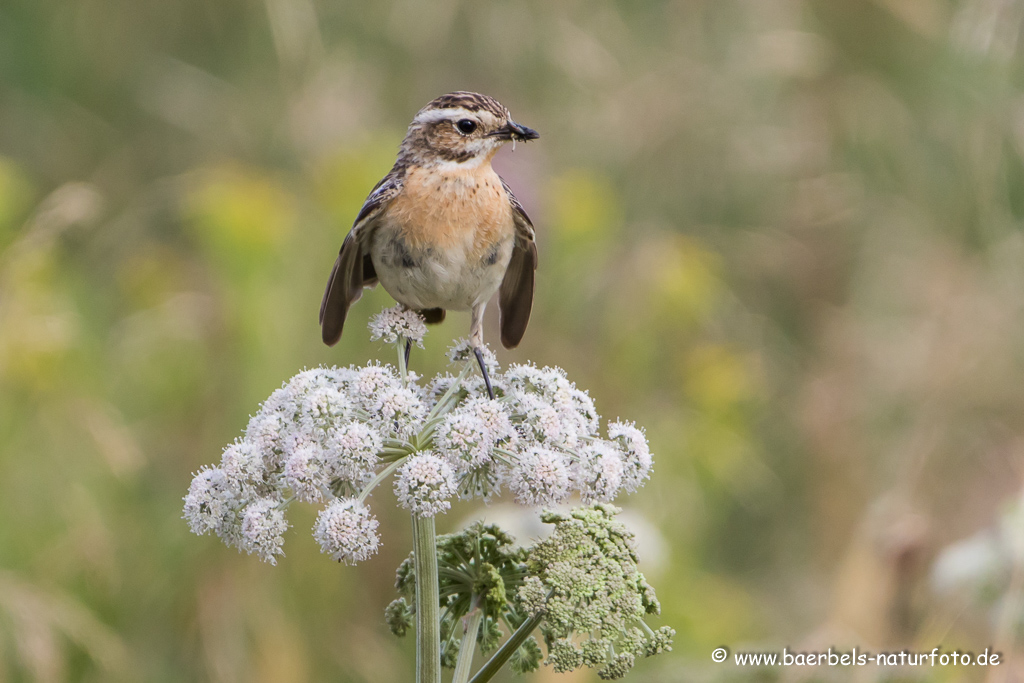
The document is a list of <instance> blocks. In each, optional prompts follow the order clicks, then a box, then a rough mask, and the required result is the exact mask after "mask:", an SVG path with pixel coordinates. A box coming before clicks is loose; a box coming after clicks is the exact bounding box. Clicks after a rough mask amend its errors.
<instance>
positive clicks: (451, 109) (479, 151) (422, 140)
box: [402, 92, 540, 166]
mask: <svg viewBox="0 0 1024 683" xmlns="http://www.w3.org/2000/svg"><path fill="white" fill-rule="evenodd" d="M538 137H540V134H539V133H538V132H537V131H535V130H533V129H532V128H527V127H526V126H524V125H521V124H519V123H516V122H515V121H514V120H513V119H512V114H511V113H509V110H508V109H506V108H505V107H504V106H503V105H502V104H501V103H500V102H498V101H497V100H496V99H494V98H493V97H488V96H487V95H481V94H479V93H475V92H453V93H449V94H447V95H442V96H441V97H438V98H437V99H435V100H433V101H431V102H430V103H429V104H427V106H425V107H423V109H421V110H420V111H419V112H418V113H417V114H416V117H415V118H414V119H413V120H412V123H411V124H409V131H408V133H406V136H405V140H404V141H403V142H402V153H403V155H406V156H407V157H409V158H411V160H413V161H414V162H415V163H417V164H419V165H424V166H431V165H439V164H466V165H467V166H474V165H476V164H479V163H480V162H482V161H489V160H490V159H491V157H493V156H494V154H495V152H497V151H498V149H499V148H500V147H501V146H502V145H504V144H505V143H506V142H509V141H512V142H513V143H514V142H516V141H526V140H536V139H537V138H538Z"/></svg>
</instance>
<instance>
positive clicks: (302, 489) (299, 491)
mask: <svg viewBox="0 0 1024 683" xmlns="http://www.w3.org/2000/svg"><path fill="white" fill-rule="evenodd" d="M324 455H325V454H324V451H323V449H322V448H320V446H319V444H316V443H314V442H307V443H305V444H302V445H301V446H299V447H298V448H296V449H295V450H294V451H292V453H291V455H289V456H288V459H287V460H286V461H285V463H284V480H285V483H286V484H287V485H288V487H289V488H290V489H291V490H292V493H293V494H294V495H295V497H296V498H298V499H299V500H301V501H303V502H306V503H316V502H319V501H321V500H323V491H324V489H326V488H327V487H328V486H329V485H330V483H331V473H330V470H329V469H328V464H327V462H326V461H325V459H324Z"/></svg>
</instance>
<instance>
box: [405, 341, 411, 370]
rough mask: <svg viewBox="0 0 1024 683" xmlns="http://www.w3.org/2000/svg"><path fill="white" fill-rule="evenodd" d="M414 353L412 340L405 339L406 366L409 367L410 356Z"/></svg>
mask: <svg viewBox="0 0 1024 683" xmlns="http://www.w3.org/2000/svg"><path fill="white" fill-rule="evenodd" d="M411 354H412V340H411V339H406V340H405V367H406V368H407V369H408V367H409V356H410V355H411Z"/></svg>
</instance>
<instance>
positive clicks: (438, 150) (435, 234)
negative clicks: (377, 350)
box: [320, 92, 540, 397]
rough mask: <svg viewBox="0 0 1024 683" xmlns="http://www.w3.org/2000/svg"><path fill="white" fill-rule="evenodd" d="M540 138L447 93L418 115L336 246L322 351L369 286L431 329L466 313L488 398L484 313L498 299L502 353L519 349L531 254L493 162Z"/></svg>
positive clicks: (486, 103) (470, 99)
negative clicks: (508, 149)
mask: <svg viewBox="0 0 1024 683" xmlns="http://www.w3.org/2000/svg"><path fill="white" fill-rule="evenodd" d="M538 137H540V136H539V134H538V133H537V131H535V130H532V129H530V128H527V127H526V126H523V125H520V124H518V123H516V122H515V121H513V120H512V115H511V114H510V113H509V111H508V109H506V108H505V107H504V106H502V105H501V104H500V103H499V102H498V101H497V100H495V99H494V98H492V97H488V96H486V95H481V94H479V93H473V92H453V93H449V94H447V95H442V96H441V97H438V98H437V99H436V100H434V101H432V102H430V103H429V104H427V106H425V107H423V109H421V110H420V111H419V113H417V114H416V117H415V118H414V119H413V120H412V123H411V124H409V130H408V132H406V134H405V140H403V141H402V146H401V148H400V150H399V152H398V159H397V161H395V165H394V167H393V168H392V169H391V172H390V173H388V174H387V175H386V176H384V179H383V180H381V181H380V182H379V183H377V186H376V187H374V188H373V191H372V192H370V196H369V197H367V198H366V201H365V202H364V203H363V208H362V209H361V210H360V211H359V215H357V216H356V220H355V223H354V224H353V226H352V230H351V231H350V232H349V234H348V236H347V237H346V238H345V241H344V243H343V244H342V245H341V253H340V254H339V255H338V260H337V261H335V263H334V269H333V270H332V271H331V276H330V279H328V281H327V290H326V291H325V292H324V299H323V302H322V303H321V305H320V326H321V332H322V334H323V340H324V343H326V344H327V345H329V346H333V345H334V344H336V343H337V341H338V339H340V338H341V331H342V328H343V327H344V324H345V316H346V314H347V313H348V308H349V306H350V305H351V304H352V302H354V301H356V300H357V299H359V297H360V296H362V293H363V288H364V287H373V286H374V285H376V284H377V283H378V282H379V283H380V284H381V285H382V286H383V287H384V289H385V290H386V291H387V293H388V294H390V295H391V296H392V297H394V299H395V301H397V302H398V303H400V304H403V305H404V306H406V307H408V308H410V309H414V310H416V311H419V312H420V313H421V314H422V315H423V316H424V318H425V319H426V321H427V322H428V323H439V322H441V321H442V320H444V316H445V311H446V310H449V309H451V310H455V311H466V310H468V311H472V322H471V324H470V343H471V344H472V346H473V349H474V351H475V353H476V357H477V360H478V362H479V363H480V369H481V371H482V372H483V375H484V379H485V380H486V382H487V389H488V391H489V392H490V393H491V395H492V397H493V391H492V390H491V385H490V378H489V377H488V376H487V370H486V368H485V366H484V362H483V354H482V348H483V344H484V340H483V317H484V307H486V306H487V302H488V300H489V299H490V298H491V296H492V295H493V294H494V293H495V292H496V291H497V292H499V295H498V307H499V309H500V312H501V343H502V345H503V346H504V347H505V348H513V347H515V346H517V345H518V344H519V342H520V340H521V339H522V338H523V333H524V332H525V331H526V326H527V324H528V323H529V321H530V310H531V309H532V307H533V282H534V280H533V276H534V270H536V268H537V246H536V244H535V242H534V230H533V224H532V223H531V222H530V218H529V217H528V216H527V215H526V211H524V210H523V207H522V205H521V204H520V203H519V201H518V200H517V199H516V198H515V196H514V195H513V194H512V190H511V189H510V188H509V186H508V185H507V184H505V181H504V180H502V179H501V178H500V177H499V176H498V174H497V173H495V171H494V169H493V168H491V159H492V158H494V155H495V153H497V151H498V149H500V148H501V146H502V145H504V144H505V143H507V142H509V141H512V143H513V146H514V145H515V142H516V141H517V140H522V141H526V140H534V139H536V138H538ZM406 353H407V354H408V347H407V348H406Z"/></svg>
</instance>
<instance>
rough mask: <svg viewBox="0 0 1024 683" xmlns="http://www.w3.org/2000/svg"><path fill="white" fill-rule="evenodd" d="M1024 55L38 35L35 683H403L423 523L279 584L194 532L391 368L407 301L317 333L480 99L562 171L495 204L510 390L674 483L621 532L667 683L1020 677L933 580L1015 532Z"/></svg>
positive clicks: (19, 506) (7, 241) (22, 356)
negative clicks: (385, 213) (513, 342)
mask: <svg viewBox="0 0 1024 683" xmlns="http://www.w3.org/2000/svg"><path fill="white" fill-rule="evenodd" d="M1022 21H1024V2H1022V1H1021V0H963V1H962V2H953V1H951V0H917V1H916V2H902V1H901V0H862V1H853V0H677V1H675V2H667V1H666V2H659V1H656V2H648V3H628V2H616V1H615V0H594V1H593V2H589V3H581V2H565V3H546V2H542V1H540V0H530V1H528V2H491V3H471V2H458V1H457V0H440V1H439V2H433V3H417V2H413V1H412V0H387V1H385V2H376V3H347V2H335V3H328V2H321V1H320V0H264V2H262V3H259V2H242V1H241V0H222V1H220V2H215V3H210V2H201V1H199V0H160V1H156V0H78V1H76V2H71V3H69V2H61V1H59V0H6V2H4V3H3V4H2V5H0V467H2V470H0V471H2V476H0V681H42V682H44V683H49V682H55V681H134V680H145V681H155V682H160V681H213V682H216V683H234V682H236V681H238V682H240V681H275V682H292V681H294V682H303V681H326V680H335V681H374V682H375V683H387V682H388V681H400V680H408V678H409V672H410V671H411V670H412V651H411V649H410V646H409V643H408V642H401V641H396V640H395V639H392V638H391V637H390V636H389V635H388V633H387V628H386V626H385V625H384V622H383V618H382V610H383V608H384V606H385V605H386V604H387V603H388V602H389V601H390V600H391V599H392V597H393V586H392V577H393V573H392V572H393V569H394V567H396V566H397V565H398V563H399V561H400V560H401V559H402V558H403V557H405V555H406V553H407V552H408V549H409V530H408V529H407V519H406V517H405V515H404V514H402V513H399V512H394V513H390V514H385V513H384V511H385V508H386V506H383V505H381V506H379V507H378V510H379V511H380V513H381V514H382V527H383V528H382V536H383V538H384V539H385V546H384V548H383V550H382V552H381V554H380V556H379V557H378V558H376V559H375V560H374V561H372V562H369V563H367V564H366V565H364V566H360V567H358V568H344V567H339V566H336V565H334V564H332V563H331V562H329V561H327V560H326V559H324V558H322V557H320V556H319V553H318V551H317V548H316V546H315V544H314V543H313V541H312V539H311V538H310V537H309V536H308V534H306V533H305V532H304V531H303V527H305V528H308V527H309V526H310V525H311V524H312V521H313V520H312V515H308V517H309V518H308V519H303V518H302V516H301V515H296V517H295V518H293V520H294V521H295V524H296V527H297V528H296V529H295V530H294V531H293V533H292V535H291V538H290V539H289V541H288V544H287V545H286V549H287V552H288V557H287V558H286V559H285V560H284V561H282V562H281V564H280V566H278V567H276V568H274V567H269V566H264V565H261V564H260V563H259V562H257V561H256V560H255V559H253V558H249V557H243V556H239V555H236V554H235V553H233V552H231V551H229V550H226V549H225V548H224V547H223V546H222V545H221V544H220V543H218V542H217V541H216V539H210V538H197V537H194V536H191V535H190V534H189V533H188V530H187V528H186V525H185V524H184V522H183V521H182V520H181V519H180V514H181V497H182V495H184V493H185V491H186V489H187V486H188V482H189V480H190V477H191V472H192V471H194V470H195V469H197V468H198V467H199V466H200V465H202V464H204V463H208V462H212V461H214V460H216V459H217V458H218V456H219V453H220V449H221V448H222V446H223V445H224V444H226V443H227V442H229V441H230V440H232V439H233V438H234V437H235V436H236V435H237V434H238V433H239V431H240V430H241V429H242V427H244V425H245V422H246V418H247V415H248V414H249V413H250V412H251V411H253V410H254V409H255V408H256V406H257V405H258V402H259V401H260V400H262V399H263V398H265V397H266V396H267V395H268V394H269V393H270V392H271V391H272V390H273V389H274V388H275V387H277V386H278V385H279V384H280V382H281V381H282V380H284V379H286V378H287V377H289V376H291V375H292V374H294V372H295V371H297V370H298V369H299V368H301V367H303V366H313V365H316V364H319V363H334V364H340V365H347V364H349V363H357V364H361V363H363V362H365V361H366V360H367V359H368V358H372V357H375V356H377V355H379V354H380V353H381V351H382V349H381V348H380V347H379V346H378V345H375V344H372V343H370V342H369V340H368V335H367V334H365V333H361V332H360V325H361V324H362V323H363V322H365V320H366V318H367V317H368V316H369V315H370V314H372V313H374V312H376V311H378V310H380V308H381V307H383V306H384V305H387V303H388V301H389V299H388V297H387V295H386V294H385V293H383V292H382V291H379V290H378V291H374V292H371V293H369V294H368V295H367V296H366V297H364V299H363V300H362V301H361V302H360V303H359V304H358V305H357V306H356V307H355V309H354V312H353V317H354V320H353V322H352V323H351V324H350V326H349V327H348V329H349V332H348V333H347V334H346V335H345V337H344V339H343V340H342V341H341V343H340V345H339V346H337V347H335V348H333V349H328V348H326V347H324V346H323V345H322V344H321V343H320V341H319V332H318V328H317V310H318V305H319V301H320V295H321V293H322V288H323V285H324V282H325V279H326V277H327V274H328V272H329V270H330V267H331V264H332V262H333V260H334V256H335V254H336V250H337V249H338V247H339V246H340V243H341V240H342V238H343V236H344V234H345V233H346V232H347V230H348V228H349V226H350V224H351V221H352V219H353V217H354V216H355V214H356V212H357V211H358V208H359V206H360V204H361V202H362V200H363V198H364V197H365V196H366V194H367V193H368V191H369V190H370V188H371V187H372V186H373V184H374V183H375V182H376V181H377V180H378V179H379V178H380V177H381V176H382V175H383V174H384V173H385V172H386V171H387V170H388V168H389V167H390V164H391V162H392V160H393V155H394V152H395V151H396V149H397V145H398V142H399V141H400V139H401V136H402V135H403V133H404V130H405V126H406V124H407V123H408V121H409V119H410V118H411V116H412V115H413V114H414V113H415V111H416V110H417V109H418V108H419V107H421V106H422V105H423V104H424V103H426V102H427V101H429V100H430V99H431V98H433V97H435V96H437V95H439V94H441V93H444V92H447V91H450V90H455V89H470V90H479V91H482V92H486V93H488V94H491V95H493V96H495V97H497V98H498V99H500V100H501V101H502V102H503V103H504V104H506V105H507V106H509V107H510V109H511V110H512V111H513V112H514V114H515V116H516V118H517V119H518V120H521V121H523V122H524V123H526V124H528V125H530V126H532V127H535V128H537V129H538V130H539V131H541V133H542V137H541V139H540V140H539V141H538V142H537V143H534V144H531V145H529V146H524V147H520V149H518V150H517V151H516V152H515V153H514V154H511V153H510V151H508V152H503V153H502V155H500V157H499V159H498V160H497V162H496V165H497V166H498V167H499V170H500V171H501V172H502V173H503V174H504V175H505V177H506V178H507V179H508V181H509V183H510V184H511V185H512V187H513V188H515V190H516V193H517V195H518V197H519V198H520V200H521V201H522V202H523V204H524V205H525V206H526V208H527V210H528V211H529V212H530V214H531V216H532V217H533V219H534V223H535V224H536V225H537V228H538V236H539V237H538V239H539V243H540V250H541V261H540V270H539V271H538V293H537V302H536V306H535V308H534V314H533V319H532V322H531V326H530V329H529V331H528V333H527V336H526V339H525V341H524V344H523V346H522V347H521V348H520V349H517V350H515V351H514V352H501V351H499V358H500V359H502V361H503V362H509V361H522V360H525V359H531V360H534V361H536V362H537V363H540V364H557V365H561V366H563V367H565V368H566V369H567V370H568V371H569V373H570V376H571V378H572V379H574V380H575V381H576V382H577V383H579V384H580V385H581V386H583V387H586V388H588V389H590V391H591V393H592V395H593V396H594V397H595V399H596V400H597V403H598V407H599V409H600V410H601V412H602V413H603V414H605V415H606V416H608V417H611V418H614V417H615V416H617V415H621V416H622V417H624V418H628V419H636V420H638V421H639V422H640V423H641V424H644V425H646V426H647V427H648V433H649V436H650V439H651V442H652V446H653V447H654V449H655V453H656V456H657V460H656V474H655V477H654V479H653V480H652V481H651V483H650V484H649V485H648V486H647V487H646V488H645V489H644V490H643V491H641V493H639V494H636V495H634V496H632V497H631V498H629V499H627V500H625V501H623V502H624V503H625V505H626V506H627V507H628V508H629V509H630V511H631V512H632V513H635V514H636V515H638V517H639V518H640V519H645V520H646V521H647V522H648V523H649V524H648V525H649V526H650V527H651V529H656V533H655V532H651V533H648V534H646V536H647V537H648V539H649V540H648V541H647V542H646V544H645V547H649V549H652V551H656V552H652V553H651V555H650V557H651V559H652V564H651V566H649V567H645V573H647V574H648V576H649V577H650V578H651V580H652V582H653V583H654V584H655V586H656V587H657V589H658V594H659V596H660V597H661V599H662V601H663V604H664V623H668V624H671V625H673V626H675V627H676V628H677V629H678V630H679V637H678V638H677V647H676V650H675V652H673V653H672V654H671V655H669V656H666V657H663V658H659V659H662V660H663V661H662V662H660V663H659V662H657V661H653V660H652V661H651V662H649V663H645V664H644V665H642V666H641V667H640V668H638V671H637V672H636V673H635V674H633V676H634V680H648V681H655V682H657V681H680V680H692V679H694V678H696V679H699V680H718V679H728V680H732V679H744V680H746V679H751V678H752V679H763V678H774V677H777V676H779V675H782V674H781V672H780V671H766V672H754V671H750V670H742V669H734V668H732V667H731V666H721V667H719V666H716V665H714V664H712V663H711V661H710V658H709V653H710V651H711V649H712V648H713V647H716V646H719V645H723V644H725V645H728V646H729V647H730V648H732V649H734V650H735V649H737V648H743V647H748V648H749V649H757V648H763V647H781V646H782V645H789V646H790V647H791V648H793V649H795V648H801V649H813V648H816V647H818V648H825V647H828V646H829V645H832V646H852V645H857V646H858V647H862V648H874V649H875V650H879V649H886V648H887V649H899V648H902V647H910V648H911V649H924V650H931V648H932V647H934V646H935V645H938V644H943V645H944V646H948V647H949V648H952V647H961V648H968V649H972V650H974V651H981V650H983V649H984V648H985V647H986V646H992V645H994V644H998V645H999V646H1000V647H1001V648H1003V650H1004V651H1005V652H1006V653H1007V655H1008V656H1009V657H1010V658H1011V662H1010V665H1009V666H1010V668H1011V669H1013V670H1014V671H1018V670H1020V669H1019V667H1020V666H1021V665H1020V663H1019V658H1017V657H1016V655H1015V654H1014V652H1015V650H1016V649H1018V648H1017V645H1019V644H1018V643H1017V642H1016V641H1017V637H1018V634H1017V631H1016V630H1014V629H1013V628H1009V630H1008V627H1007V623H1008V620H1007V619H1005V618H995V617H993V616H992V615H991V614H988V613H985V612H979V611H977V610H976V609H974V608H972V607H971V606H970V605H960V604H957V603H955V601H951V600H948V599H946V598H941V599H940V598H939V597H937V596H936V595H935V593H934V592H933V590H932V588H931V585H930V581H929V566H930V564H931V562H932V559H933V558H934V557H935V556H936V554H937V552H938V551H939V549H941V548H942V547H944V546H947V545H949V544H950V543H952V542H954V541H957V540H959V539H962V538H965V537H968V536H971V535H972V534H973V533H975V532H976V531H977V530H979V529H982V528H985V527H987V526H989V525H991V524H993V523H994V521H995V520H996V519H997V518H998V517H999V515H1000V514H1001V512H1002V511H1003V510H1004V509H1005V507H1006V505H1007V503H1008V501H1010V500H1011V499H1013V498H1014V497H1015V496H1016V492H1017V491H1018V490H1019V489H1020V488H1021V474H1022V467H1021V464H1022V462H1024V423H1022V418H1021V415H1022V414H1024V413H1022V410H1024V382H1021V379H1020V378H1021V377H1022V372H1024V326H1022V322H1024V315H1022V314H1024V310H1022V309H1024V296H1022V292H1024V267H1022V264H1024V230H1022V229H1024V68H1022V67H1024V60H1022V57H1021V48H1020V46H1019V44H1018V39H1019V33H1020V29H1021V24H1022ZM491 314H492V315H493V314H494V311H492V312H491ZM489 325H490V332H489V338H490V339H497V335H496V333H495V328H496V325H495V320H493V319H492V320H490V321H489ZM467 326H468V317H467V316H466V315H465V314H457V315H452V316H450V317H449V320H448V322H447V323H445V324H444V325H443V326H441V327H440V328H435V329H434V330H433V331H432V332H431V333H430V334H429V335H428V338H427V348H426V350H425V351H418V350H417V351H416V352H415V353H414V356H413V367H414V369H417V370H418V371H421V372H423V373H427V374H429V373H432V372H434V371H436V370H438V369H439V368H440V367H441V364H442V361H441V355H442V350H443V349H444V348H445V347H446V345H447V344H448V342H449V340H450V339H452V338H454V337H459V336H462V335H464V334H465V331H466V329H467ZM378 495H383V496H384V497H385V498H386V497H387V496H388V495H390V494H387V493H385V494H378ZM478 512H479V511H477V510H475V509H473V508H470V507H467V506H463V507H461V508H456V510H455V511H454V512H453V513H452V514H450V515H449V516H448V517H447V518H446V519H444V520H441V521H440V527H441V529H440V530H441V531H448V530H451V529H454V528H455V527H456V525H458V524H459V523H461V521H462V520H464V519H466V518H469V517H471V516H473V515H474V514H477V513H478ZM1022 533H1024V532H1022ZM659 555H660V559H659ZM1018 588H1019V586H1018ZM1009 622H1013V620H1012V619H1010V620H1009ZM1014 623H1015V622H1014ZM1011 626H1012V624H1011ZM644 667H646V668H644ZM1003 671H1004V672H1005V671H1006V669H1003ZM790 673H791V672H790ZM828 673H829V676H832V677H843V676H854V675H856V676H868V677H869V678H871V677H873V676H874V675H875V674H873V673H871V672H870V671H867V670H863V671H854V672H851V671H834V672H828ZM1011 673H1012V672H1011ZM917 675H920V673H919V672H918V674H917ZM925 676H926V677H930V678H941V679H943V680H960V679H966V680H977V679H979V675H978V674H977V673H976V672H973V671H971V670H969V669H967V670H965V669H962V668H961V669H957V670H953V669H948V670H941V669H936V670H934V671H929V672H927V673H926V674H925ZM554 678H555V677H554V676H553V675H552V674H550V673H544V674H540V675H538V676H537V677H536V678H535V679H531V680H553V679H554ZM569 678H571V679H572V680H590V679H588V678H586V674H581V675H580V676H576V677H569Z"/></svg>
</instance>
